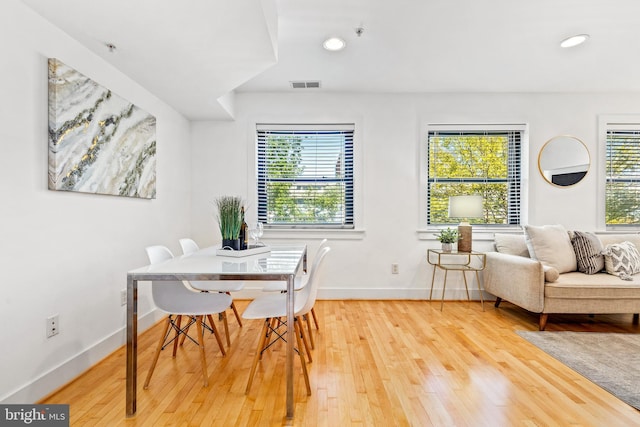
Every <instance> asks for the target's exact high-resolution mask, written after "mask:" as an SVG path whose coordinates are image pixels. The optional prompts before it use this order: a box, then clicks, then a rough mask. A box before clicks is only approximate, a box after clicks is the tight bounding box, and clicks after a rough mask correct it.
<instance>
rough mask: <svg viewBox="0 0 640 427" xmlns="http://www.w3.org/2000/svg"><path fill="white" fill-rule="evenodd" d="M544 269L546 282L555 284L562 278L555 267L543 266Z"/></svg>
mask: <svg viewBox="0 0 640 427" xmlns="http://www.w3.org/2000/svg"><path fill="white" fill-rule="evenodd" d="M542 269H543V270H544V281H545V282H555V281H556V280H558V277H560V273H558V270H556V269H555V268H553V267H549V266H548V265H543V266H542Z"/></svg>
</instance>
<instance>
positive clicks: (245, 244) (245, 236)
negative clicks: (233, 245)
mask: <svg viewBox="0 0 640 427" xmlns="http://www.w3.org/2000/svg"><path fill="white" fill-rule="evenodd" d="M240 216H241V219H242V224H241V225H240V236H239V237H240V250H245V249H249V227H248V226H247V222H246V221H245V220H244V206H243V207H241V208H240Z"/></svg>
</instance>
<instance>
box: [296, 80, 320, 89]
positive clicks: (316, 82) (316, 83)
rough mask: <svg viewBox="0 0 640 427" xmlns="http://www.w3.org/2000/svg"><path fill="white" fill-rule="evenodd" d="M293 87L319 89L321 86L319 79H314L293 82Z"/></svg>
mask: <svg viewBox="0 0 640 427" xmlns="http://www.w3.org/2000/svg"><path fill="white" fill-rule="evenodd" d="M291 87H292V88H293V89H318V88H319V87H320V81H319V80H312V81H308V82H291Z"/></svg>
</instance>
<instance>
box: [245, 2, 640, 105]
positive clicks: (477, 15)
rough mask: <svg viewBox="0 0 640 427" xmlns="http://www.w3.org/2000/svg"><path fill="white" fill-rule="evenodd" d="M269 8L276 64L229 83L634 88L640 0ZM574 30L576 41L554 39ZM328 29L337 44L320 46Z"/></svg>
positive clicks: (411, 88) (639, 85)
mask: <svg viewBox="0 0 640 427" xmlns="http://www.w3.org/2000/svg"><path fill="white" fill-rule="evenodd" d="M278 9H279V12H278V13H279V16H278V21H279V24H278V25H279V29H278V33H279V52H278V63H277V64H276V65H275V66H273V67H271V68H269V69H267V70H265V72H263V73H261V74H260V75H258V76H256V77H255V78H253V79H251V80H250V81H248V82H247V83H245V84H243V85H242V86H240V87H239V88H238V92H256V91H270V92H272V91H292V90H293V89H291V87H290V85H289V82H291V81H306V80H321V81H322V88H321V89H320V90H321V91H322V92H329V91H331V92H379V93H384V92H404V93H421V92H441V93H442V92H491V93H494V92H594V91H595V92H605V91H607V92H609V91H611V92H625V93H627V92H630V91H640V78H639V77H638V76H639V74H638V69H639V68H640V1H639V0H610V1H602V0H562V1H558V0H535V1H523V0H516V1H514V0H484V1H478V0H394V1H389V0H322V1H318V0H279V1H278ZM358 27H362V28H363V29H364V31H363V32H362V35H361V36H360V37H358V35H357V34H356V31H355V29H356V28H358ZM582 33H587V34H589V35H590V38H589V40H587V41H586V42H585V43H584V44H583V45H580V46H577V47H575V48H571V49H563V48H561V47H560V42H561V41H562V40H563V39H565V38H566V37H568V36H571V35H575V34H582ZM329 36H337V37H341V38H343V39H344V40H345V42H346V47H345V49H344V50H342V51H340V52H328V51H326V50H324V49H323V48H322V42H323V40H325V39H326V38H327V37H329Z"/></svg>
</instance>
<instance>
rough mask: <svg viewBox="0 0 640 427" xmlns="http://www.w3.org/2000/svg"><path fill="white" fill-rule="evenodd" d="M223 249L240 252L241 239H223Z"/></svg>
mask: <svg viewBox="0 0 640 427" xmlns="http://www.w3.org/2000/svg"><path fill="white" fill-rule="evenodd" d="M222 249H228V250H230V251H231V250H233V251H239V250H240V239H222Z"/></svg>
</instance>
